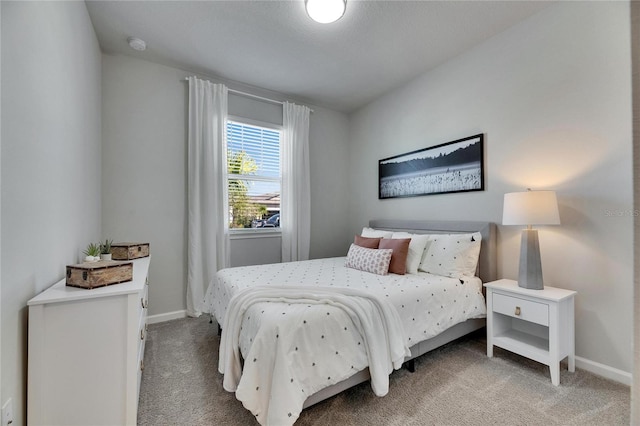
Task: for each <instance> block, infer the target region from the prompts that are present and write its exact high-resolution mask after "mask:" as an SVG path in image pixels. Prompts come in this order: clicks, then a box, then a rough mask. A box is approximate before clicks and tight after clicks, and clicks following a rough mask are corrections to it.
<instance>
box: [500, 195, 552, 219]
mask: <svg viewBox="0 0 640 426" xmlns="http://www.w3.org/2000/svg"><path fill="white" fill-rule="evenodd" d="M502 224H503V225H560V214H559V213H558V199H557V198H556V193H555V191H526V192H510V193H508V194H504V208H503V211H502Z"/></svg>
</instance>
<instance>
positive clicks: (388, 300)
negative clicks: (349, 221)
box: [205, 220, 496, 425]
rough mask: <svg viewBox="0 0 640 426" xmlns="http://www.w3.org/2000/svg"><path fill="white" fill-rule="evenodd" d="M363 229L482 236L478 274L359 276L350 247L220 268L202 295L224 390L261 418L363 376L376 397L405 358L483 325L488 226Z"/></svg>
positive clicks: (380, 224) (492, 266)
mask: <svg viewBox="0 0 640 426" xmlns="http://www.w3.org/2000/svg"><path fill="white" fill-rule="evenodd" d="M369 227H370V229H376V230H379V231H387V232H392V233H393V235H394V238H396V237H395V236H396V235H398V236H402V235H406V233H409V234H412V235H414V236H416V235H419V234H427V235H431V236H432V237H429V238H434V239H437V238H445V237H446V235H451V234H455V235H469V234H471V235H478V236H481V241H480V244H479V247H480V253H479V256H478V258H477V267H476V270H475V274H471V275H476V276H475V277H474V276H441V275H436V274H432V273H426V272H421V271H413V272H414V273H407V274H405V275H396V274H388V275H376V274H372V273H369V272H362V271H359V270H356V269H353V268H351V267H345V262H347V264H348V263H349V261H350V258H351V249H350V252H349V255H348V256H347V258H344V257H341V258H332V259H317V260H311V261H305V262H292V263H286V264H273V265H260V266H247V267H240V268H228V269H224V270H221V271H219V273H218V274H217V277H216V279H214V280H213V281H212V283H211V284H210V285H209V288H208V290H207V294H206V299H205V304H206V305H207V306H208V309H209V311H210V312H211V313H212V315H213V316H214V317H215V319H216V320H217V322H218V324H219V325H220V326H221V327H222V329H223V331H222V336H221V346H220V365H219V369H220V371H221V372H223V373H224V383H223V384H224V387H225V389H226V390H228V391H233V392H235V393H236V397H237V398H238V399H239V400H240V401H242V403H243V405H244V406H245V408H247V409H249V410H250V411H251V412H252V413H253V414H254V415H255V416H256V419H257V421H258V422H259V423H261V424H278V425H281V424H283V425H284V424H293V423H294V422H295V420H296V419H297V417H298V415H299V413H300V411H301V410H302V409H303V408H306V407H309V406H311V405H313V404H316V403H317V402H320V401H322V400H324V399H326V398H329V397H331V396H333V395H335V394H337V393H339V392H342V391H343V390H345V389H347V388H349V387H351V386H354V385H356V384H358V383H361V382H363V381H367V380H370V381H371V386H372V389H373V391H374V393H375V394H376V395H379V396H382V395H384V394H386V392H387V391H388V374H389V373H390V372H391V371H392V370H393V369H397V368H399V367H400V365H402V363H403V362H407V361H408V362H411V361H412V360H413V359H415V358H416V357H418V356H420V355H423V354H424V353H426V352H428V351H430V350H433V349H435V348H437V347H439V346H442V345H444V344H446V343H448V342H450V341H452V340H455V339H457V338H459V337H461V336H463V335H465V334H468V333H470V332H472V331H475V330H477V329H479V328H482V327H483V326H484V325H485V319H484V317H485V313H486V308H485V304H484V298H483V296H482V282H487V281H492V280H494V279H495V275H496V258H495V257H496V248H495V225H494V224H492V223H488V222H467V221H417V220H372V221H370V223H369ZM403 233H405V234H403ZM440 234H444V236H442V237H436V236H437V235H440ZM472 238H473V237H472ZM476 238H477V237H476ZM414 239H415V240H417V239H418V238H414ZM478 239H480V238H478ZM352 248H353V247H352ZM432 248H433V246H432ZM429 250H430V249H429ZM383 251H384V250H381V251H380V252H383ZM424 253H425V256H426V251H425V252H424ZM380 254H382V253H380ZM390 306H393V308H390ZM452 306H455V307H456V308H455V309H452V308H451V307H452ZM374 313H375V315H374ZM372 330H373V332H372Z"/></svg>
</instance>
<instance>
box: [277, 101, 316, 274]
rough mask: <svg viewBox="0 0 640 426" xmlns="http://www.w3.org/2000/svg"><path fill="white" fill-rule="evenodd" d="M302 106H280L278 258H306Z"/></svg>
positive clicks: (307, 230)
mask: <svg viewBox="0 0 640 426" xmlns="http://www.w3.org/2000/svg"><path fill="white" fill-rule="evenodd" d="M310 112H311V110H310V109H309V108H308V107H306V106H300V105H295V104H292V103H289V102H285V103H284V105H283V127H284V131H283V141H282V142H283V143H282V151H281V160H280V163H281V167H282V193H281V197H280V210H281V213H280V216H281V217H280V227H281V232H282V261H283V262H292V261H297V260H307V259H309V240H310V229H311V228H310V222H311V198H310V196H309V113H310Z"/></svg>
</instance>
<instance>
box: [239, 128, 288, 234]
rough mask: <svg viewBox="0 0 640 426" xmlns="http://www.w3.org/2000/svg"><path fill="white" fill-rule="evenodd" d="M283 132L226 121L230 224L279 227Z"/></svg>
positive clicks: (265, 227) (241, 226)
mask: <svg viewBox="0 0 640 426" xmlns="http://www.w3.org/2000/svg"><path fill="white" fill-rule="evenodd" d="M280 134H281V131H280V130H279V129H275V128H268V127H262V126H258V125H254V124H247V123H242V122H239V121H232V120H228V121H227V165H228V180H229V227H230V228H232V229H238V228H264V229H267V228H271V229H273V228H279V227H280V182H281V179H280V176H281V175H280Z"/></svg>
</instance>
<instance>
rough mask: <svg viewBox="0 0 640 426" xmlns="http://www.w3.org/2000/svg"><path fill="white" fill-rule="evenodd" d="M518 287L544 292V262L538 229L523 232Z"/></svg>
mask: <svg viewBox="0 0 640 426" xmlns="http://www.w3.org/2000/svg"><path fill="white" fill-rule="evenodd" d="M518 286H520V287H522V288H528V289H529V290H542V289H544V285H543V284H542V262H541V261H540V243H539V242H538V231H537V230H536V229H525V230H523V231H522V239H521V241H520V268H519V271H518Z"/></svg>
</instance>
